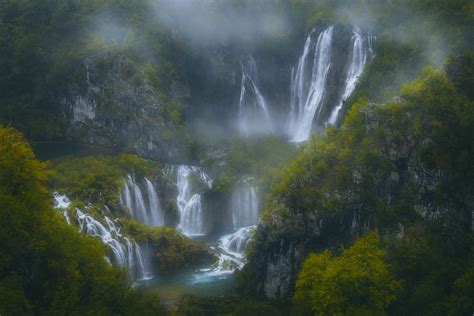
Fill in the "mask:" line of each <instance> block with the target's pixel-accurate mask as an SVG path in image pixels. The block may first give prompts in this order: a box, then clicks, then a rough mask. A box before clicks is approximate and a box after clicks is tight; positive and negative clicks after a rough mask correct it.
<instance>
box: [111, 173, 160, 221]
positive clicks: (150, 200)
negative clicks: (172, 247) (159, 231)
mask: <svg viewBox="0 0 474 316" xmlns="http://www.w3.org/2000/svg"><path fill="white" fill-rule="evenodd" d="M144 182H145V187H146V190H144V192H146V196H147V198H146V199H145V195H144V193H143V192H142V189H141V188H140V186H139V185H138V183H137V182H136V181H135V177H133V176H132V175H127V178H126V179H124V185H123V188H122V192H121V194H120V202H121V204H122V205H123V206H126V207H127V208H128V210H129V211H130V215H131V216H132V218H134V219H135V220H137V221H138V222H141V223H143V224H145V225H147V226H150V227H155V226H163V225H164V218H163V211H162V209H161V204H160V200H159V199H158V195H157V193H156V188H155V186H154V185H153V183H152V182H151V181H150V180H148V179H147V178H144Z"/></svg>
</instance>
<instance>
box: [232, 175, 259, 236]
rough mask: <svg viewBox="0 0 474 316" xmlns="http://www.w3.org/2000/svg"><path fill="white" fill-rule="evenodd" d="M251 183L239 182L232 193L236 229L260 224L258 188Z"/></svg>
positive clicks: (246, 181) (233, 217)
mask: <svg viewBox="0 0 474 316" xmlns="http://www.w3.org/2000/svg"><path fill="white" fill-rule="evenodd" d="M249 182H250V180H243V181H239V182H238V183H237V184H236V186H235V187H234V191H233V193H232V198H231V211H232V223H233V227H234V229H239V228H242V227H246V226H251V225H256V224H257V223H258V213H259V205H258V194H257V188H256V187H255V186H252V185H251V184H250V183H249Z"/></svg>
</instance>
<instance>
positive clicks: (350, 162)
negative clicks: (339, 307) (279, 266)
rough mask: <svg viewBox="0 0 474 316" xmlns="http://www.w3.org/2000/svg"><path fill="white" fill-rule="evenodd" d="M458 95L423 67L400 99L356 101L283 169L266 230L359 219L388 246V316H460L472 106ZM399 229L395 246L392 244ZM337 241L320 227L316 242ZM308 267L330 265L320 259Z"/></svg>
mask: <svg viewBox="0 0 474 316" xmlns="http://www.w3.org/2000/svg"><path fill="white" fill-rule="evenodd" d="M469 71H470V70H467V73H470V72H469ZM461 88H462V87H458V88H457V87H456V86H455V85H454V84H453V83H452V82H450V80H449V79H448V77H447V76H446V74H445V73H444V72H443V71H439V70H434V69H431V68H428V69H426V70H425V71H424V73H423V75H422V76H421V77H420V78H418V79H417V80H415V81H414V82H412V83H409V84H407V85H406V86H404V88H403V89H402V91H401V97H400V100H393V101H391V102H388V103H385V104H372V103H370V102H369V101H368V100H367V99H360V100H359V101H358V102H357V103H356V104H354V106H353V107H352V109H351V110H350V111H349V112H348V114H347V116H346V118H345V121H344V123H343V126H342V127H341V128H339V129H336V128H329V129H327V130H326V135H325V137H323V138H321V139H312V140H310V141H309V143H308V144H307V145H306V146H305V148H303V151H302V153H301V154H300V155H299V156H298V157H297V158H295V159H294V160H293V161H292V162H291V163H290V165H289V166H288V167H287V168H286V169H285V171H284V172H283V176H282V181H281V182H280V183H279V184H277V185H276V186H275V188H274V191H273V195H272V196H271V198H270V199H268V200H269V202H268V203H267V206H266V210H265V213H264V214H263V215H262V220H263V221H264V223H265V225H266V227H269V228H268V229H269V230H270V231H272V229H274V230H275V231H278V230H279V229H280V230H281V228H280V227H279V225H281V224H280V223H286V222H288V221H287V220H291V219H292V218H293V217H292V216H294V214H305V215H306V214H308V218H311V216H316V217H318V216H322V217H323V218H333V217H335V218H339V216H344V215H345V216H347V214H352V212H359V211H361V212H362V213H363V214H365V216H370V224H371V226H372V227H375V228H377V231H378V232H379V233H380V234H383V235H384V236H392V237H387V238H389V239H393V240H392V242H393V244H392V245H391V246H390V247H387V248H386V250H387V253H388V254H389V257H390V264H391V266H392V269H393V271H394V274H395V275H396V276H397V278H399V279H401V280H402V281H403V285H404V286H403V288H402V290H401V292H402V293H401V294H400V295H399V296H398V299H397V301H396V302H395V303H394V304H393V305H392V306H391V308H393V310H394V311H395V314H397V315H398V314H399V315H411V314H418V313H425V314H427V315H446V314H448V313H452V314H453V315H459V314H468V312H470V310H472V304H469V303H467V301H468V299H467V297H468V296H469V295H467V294H466V293H468V292H469V290H470V287H469V286H468V285H467V282H469V280H471V279H470V278H471V277H472V276H471V274H470V272H469V271H470V265H471V264H472V257H473V255H472V230H471V228H470V227H471V224H472V223H471V217H472V215H471V208H470V207H469V206H468V205H469V203H470V202H466V201H470V197H471V196H472V195H473V192H474V182H473V181H472V179H473V178H474V165H473V164H472V161H473V159H474V138H473V137H472V135H474V102H473V101H472V100H470V99H468V98H467V96H466V95H464V94H462V93H460V91H461V92H462V91H465V90H463V89H461ZM412 172H416V173H417V174H418V175H415V174H414V173H412ZM393 174H396V175H397V176H398V178H397V177H395V179H394V178H393ZM420 175H421V176H423V177H425V180H426V181H428V179H430V181H432V182H431V184H430V186H429V187H428V186H427V185H426V184H424V186H425V187H423V185H420V184H419V182H416V181H417V179H419V178H418V177H419V176H420ZM420 205H421V206H420ZM420 209H421V210H422V211H423V212H425V213H424V214H422V212H421V211H420ZM441 209H442V210H443V211H440V210H441ZM349 212H350V213H349ZM351 216H352V215H351ZM437 216H441V219H437ZM315 225H316V224H315ZM400 225H403V230H402V234H401V235H402V237H397V238H395V237H393V233H394V232H400V227H401V226H400ZM273 232H274V231H272V233H273ZM343 234H348V235H351V234H352V233H351V232H350V231H349V229H347V230H344V231H341V230H340V229H339V227H338V226H330V227H329V225H327V226H326V227H325V231H324V235H323V237H324V238H326V237H327V238H328V239H329V238H332V237H328V236H335V237H336V238H342V237H341V236H342V235H343ZM283 237H286V236H283ZM257 242H258V240H257ZM258 255H259V254H258V253H256V254H254V256H258ZM312 258H313V259H314V258H317V259H318V260H317V261H316V262H318V263H321V264H322V263H324V260H327V261H328V262H332V261H331V260H333V257H332V255H330V254H329V253H325V254H321V255H318V256H316V257H314V256H313V257H312ZM314 260H315V259H314ZM314 260H313V261H314ZM310 262H311V261H310ZM313 263H314V262H313ZM250 264H252V259H250ZM365 294H367V293H365ZM471 296H472V295H471ZM453 302H459V304H455V303H453ZM323 311H324V310H323Z"/></svg>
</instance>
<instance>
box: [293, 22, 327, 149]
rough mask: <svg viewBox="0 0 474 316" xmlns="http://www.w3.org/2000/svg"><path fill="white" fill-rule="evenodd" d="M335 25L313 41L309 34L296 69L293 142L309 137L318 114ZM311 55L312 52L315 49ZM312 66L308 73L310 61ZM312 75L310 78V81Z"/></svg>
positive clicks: (294, 77) (294, 75)
mask: <svg viewBox="0 0 474 316" xmlns="http://www.w3.org/2000/svg"><path fill="white" fill-rule="evenodd" d="M333 29H334V28H333V27H332V26H331V27H329V28H327V29H326V30H325V31H323V32H322V33H321V34H320V35H319V36H318V39H317V42H316V45H315V46H314V43H313V32H312V33H311V34H310V35H309V36H308V38H307V40H306V43H305V47H304V51H303V55H302V56H301V58H300V60H299V62H298V67H297V69H296V71H294V70H293V72H292V73H293V77H292V80H291V82H292V85H291V99H290V114H289V122H288V127H287V130H288V135H289V138H290V141H292V142H302V141H305V140H307V139H308V138H309V135H310V132H311V129H312V125H313V121H314V119H315V116H317V115H319V113H320V111H319V110H320V108H321V103H322V100H323V96H324V90H325V86H326V79H327V74H328V72H329V69H330V68H331V52H332V35H333ZM312 47H314V54H313V56H311V54H310V52H311V51H312V50H313V48H312ZM310 63H312V64H313V67H312V70H311V73H307V71H308V67H309V64H310ZM308 78H309V80H308Z"/></svg>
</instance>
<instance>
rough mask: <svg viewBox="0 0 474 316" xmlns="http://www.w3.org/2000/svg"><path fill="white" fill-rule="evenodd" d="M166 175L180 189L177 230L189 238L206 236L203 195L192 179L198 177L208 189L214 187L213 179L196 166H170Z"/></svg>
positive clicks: (166, 169) (177, 199)
mask: <svg viewBox="0 0 474 316" xmlns="http://www.w3.org/2000/svg"><path fill="white" fill-rule="evenodd" d="M165 174H167V175H168V176H169V177H170V178H172V179H175V181H176V186H177V188H178V196H177V198H176V201H177V206H178V211H179V214H180V219H179V224H178V227H177V229H178V230H180V231H181V232H182V233H183V234H185V235H188V236H192V235H203V234H205V225H204V224H205V223H204V212H203V207H202V202H201V194H200V192H196V188H193V185H192V179H191V177H192V176H194V177H196V179H198V180H199V181H201V182H202V183H204V184H205V185H206V187H207V188H211V187H212V180H211V178H209V176H208V175H207V174H206V173H205V172H204V171H203V170H202V169H201V168H199V167H194V166H168V167H167V168H165Z"/></svg>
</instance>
